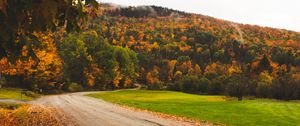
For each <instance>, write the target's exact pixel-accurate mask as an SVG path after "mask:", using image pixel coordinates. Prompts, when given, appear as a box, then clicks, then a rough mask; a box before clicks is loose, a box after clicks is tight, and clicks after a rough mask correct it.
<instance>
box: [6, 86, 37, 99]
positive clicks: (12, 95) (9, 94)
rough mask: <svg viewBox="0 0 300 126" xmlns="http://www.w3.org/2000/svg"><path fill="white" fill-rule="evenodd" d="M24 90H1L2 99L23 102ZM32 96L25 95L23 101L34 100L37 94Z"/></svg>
mask: <svg viewBox="0 0 300 126" xmlns="http://www.w3.org/2000/svg"><path fill="white" fill-rule="evenodd" d="M21 92H22V89H19V88H0V99H13V100H21ZM31 94H32V95H31V96H27V95H23V96H22V100H27V101H28V100H32V99H33V98H34V97H36V94H34V93H31Z"/></svg>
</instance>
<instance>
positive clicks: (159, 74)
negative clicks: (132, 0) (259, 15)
mask: <svg viewBox="0 0 300 126" xmlns="http://www.w3.org/2000/svg"><path fill="white" fill-rule="evenodd" d="M17 1H19V0H9V1H6V0H4V1H3V0H1V2H0V19H1V22H0V27H1V32H0V41H1V43H0V54H1V60H0V75H1V82H0V85H2V86H7V87H21V88H26V89H28V90H31V91H33V92H40V93H45V94H53V93H61V92H75V91H83V90H114V89H124V88H134V87H137V86H141V88H144V89H150V90H172V91H182V92H186V93H192V94H213V95H217V94H224V95H228V96H234V97H238V98H239V99H242V98H243V97H244V96H255V97H261V98H275V99H284V100H296V99H298V100H299V99H300V51H299V49H300V33H297V32H294V31H289V30H284V29H275V28H269V27H261V26H255V25H246V24H238V23H234V22H230V21H226V20H221V19H217V18H213V17H209V16H204V15H199V14H192V13H185V12H181V11H177V10H172V9H168V8H163V7H158V6H140V7H116V6H113V5H110V4H105V3H101V4H99V5H98V4H97V6H94V4H96V3H93V2H91V3H89V4H86V5H88V6H85V5H83V4H77V5H76V6H74V5H73V6H71V7H70V6H69V4H67V3H64V2H62V3H55V2H50V1H48V2H46V3H45V2H42V3H41V4H42V5H39V6H37V5H38V4H34V2H28V1H23V3H24V4H15V5H14V2H17ZM47 4H51V5H52V6H51V7H49V6H47V9H48V10H45V8H43V5H47ZM6 5H11V6H14V7H12V8H9V7H8V8H6V7H7V6H6ZM23 5H24V6H23ZM25 5H26V6H25ZM11 6H10V7H11ZM83 6H84V7H83ZM28 7H31V9H33V10H40V11H39V13H37V12H36V11H31V9H30V8H28ZM14 8H19V10H18V9H17V10H16V9H14ZM22 9H23V10H26V11H28V13H24V11H20V10H22ZM63 10H66V11H63ZM57 11H58V12H62V13H64V15H63V16H61V15H58V14H57V13H56V12H57ZM31 12H32V13H31ZM16 15H17V16H16ZM57 15H58V16H57ZM52 18H53V19H55V20H53V19H52ZM60 18H63V19H64V20H61V19H60ZM26 20H28V21H26ZM65 20H66V21H65ZM41 22H42V23H41ZM16 24H18V25H16ZM53 26H54V27H55V28H53ZM41 89H42V90H41ZM41 91H42V92H41Z"/></svg>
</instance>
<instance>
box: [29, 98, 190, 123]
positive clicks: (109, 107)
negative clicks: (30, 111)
mask: <svg viewBox="0 0 300 126" xmlns="http://www.w3.org/2000/svg"><path fill="white" fill-rule="evenodd" d="M87 93H91V92H84V93H72V94H63V95H53V96H45V97H42V98H40V99H37V100H35V101H32V102H31V104H35V105H44V106H50V107H54V108H56V109H57V110H58V111H62V112H63V113H64V114H65V115H66V116H68V117H69V118H70V119H71V120H72V122H75V124H77V125H79V126H188V125H193V124H191V123H188V122H182V121H177V120H173V119H165V118H160V117H158V116H156V115H154V114H150V113H145V112H142V111H135V110H131V109H126V108H123V107H121V106H118V105H115V104H111V103H108V102H105V101H103V100H100V99H96V98H91V97H87V96H84V94H87ZM92 93H95V92H92ZM70 125H74V124H70Z"/></svg>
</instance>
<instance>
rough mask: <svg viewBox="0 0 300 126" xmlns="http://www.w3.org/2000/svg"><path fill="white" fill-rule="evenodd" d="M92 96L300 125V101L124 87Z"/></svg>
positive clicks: (255, 122)
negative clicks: (237, 99)
mask: <svg viewBox="0 0 300 126" xmlns="http://www.w3.org/2000/svg"><path fill="white" fill-rule="evenodd" d="M88 96H91V97H95V98H101V99H103V100H106V101H109V102H113V103H117V104H122V105H128V106H132V107H136V108H140V109H147V110H151V111H155V112H161V113H166V114H172V115H177V116H182V117H187V118H191V119H196V120H201V121H209V122H213V123H218V124H226V125H236V126H300V102H297V101H291V102H288V101H278V100H271V99H256V100H243V101H236V100H226V98H225V97H224V96H210V95H192V94H186V93H181V92H171V91H148V90H122V91H114V92H103V93H97V94H89V95H88Z"/></svg>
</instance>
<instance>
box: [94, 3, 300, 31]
mask: <svg viewBox="0 0 300 126" xmlns="http://www.w3.org/2000/svg"><path fill="white" fill-rule="evenodd" d="M98 1H101V2H109V3H115V4H120V5H131V6H138V5H159V6H163V7H168V8H173V9H177V10H181V11H186V12H193V13H199V14H204V15H209V16H212V17H216V18H221V19H225V20H229V21H234V22H239V23H246V24H256V25H261V26H270V27H275V28H284V29H289V30H295V31H298V32H300V0H98Z"/></svg>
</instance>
